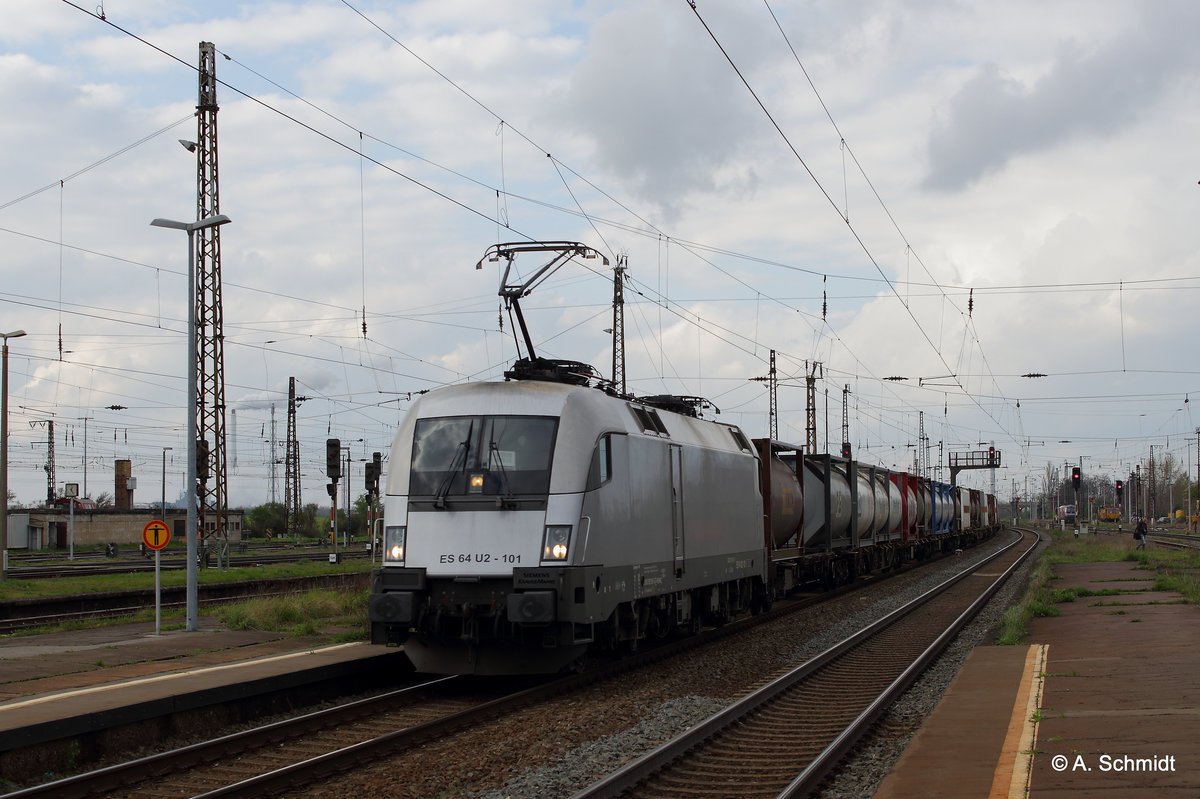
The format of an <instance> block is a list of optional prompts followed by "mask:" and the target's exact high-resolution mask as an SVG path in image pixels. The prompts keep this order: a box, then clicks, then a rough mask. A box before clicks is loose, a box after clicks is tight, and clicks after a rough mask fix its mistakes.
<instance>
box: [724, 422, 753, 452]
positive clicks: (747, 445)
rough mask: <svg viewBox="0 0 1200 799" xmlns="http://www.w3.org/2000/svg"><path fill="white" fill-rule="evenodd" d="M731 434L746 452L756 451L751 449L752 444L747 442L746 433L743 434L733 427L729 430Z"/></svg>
mask: <svg viewBox="0 0 1200 799" xmlns="http://www.w3.org/2000/svg"><path fill="white" fill-rule="evenodd" d="M729 434H730V435H732V436H733V440H734V441H736V442H737V445H738V447H740V448H741V449H744V450H746V452H753V451H754V450H753V449H752V448H751V447H750V442H749V441H747V440H746V435H745V433H743V432H742V431H741V430H739V429H738V428H736V427H731V428H729Z"/></svg>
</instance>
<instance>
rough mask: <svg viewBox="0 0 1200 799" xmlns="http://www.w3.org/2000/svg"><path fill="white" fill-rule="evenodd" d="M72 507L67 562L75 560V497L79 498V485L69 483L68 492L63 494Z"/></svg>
mask: <svg viewBox="0 0 1200 799" xmlns="http://www.w3.org/2000/svg"><path fill="white" fill-rule="evenodd" d="M63 496H65V497H66V498H67V499H68V500H70V503H69V504H70V505H71V521H70V522H69V524H68V527H67V535H68V536H70V542H71V549H70V553H71V554H70V555H69V556H68V557H67V560H75V497H77V496H79V483H67V487H66V491H65V492H64V493H63Z"/></svg>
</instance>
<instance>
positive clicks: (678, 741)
mask: <svg viewBox="0 0 1200 799" xmlns="http://www.w3.org/2000/svg"><path fill="white" fill-rule="evenodd" d="M1031 532H1032V531H1031ZM1034 534H1035V535H1036V533H1034ZM1022 540H1023V539H1022V538H1018V539H1016V540H1015V541H1013V543H1012V544H1010V545H1008V546H1007V547H1005V548H1003V549H1001V550H999V551H997V552H996V553H995V554H993V555H991V556H990V557H988V558H987V559H985V560H983V561H981V562H980V563H978V564H975V565H973V566H971V567H970V568H969V569H966V570H964V571H963V572H961V573H959V574H958V575H956V576H954V577H952V578H950V579H948V580H946V581H944V582H943V583H941V584H940V585H938V586H936V587H934V588H932V589H930V590H929V591H927V592H925V593H924V594H922V595H921V596H919V597H917V598H916V599H914V600H912V601H910V602H908V603H907V604H905V605H903V606H902V607H900V608H897V609H896V610H894V611H892V612H891V613H889V614H887V615H886V616H884V617H883V618H881V619H879V620H878V621H876V622H874V623H872V624H871V625H869V626H867V627H865V628H863V629H862V630H859V631H858V632H856V633H854V634H853V635H851V636H849V637H847V638H845V639H843V640H842V641H840V642H839V643H837V644H834V645H833V646H831V647H830V648H828V649H827V650H825V651H824V652H822V653H820V654H819V655H816V656H815V657H813V658H811V659H809V660H807V661H805V662H804V663H803V664H801V665H800V666H798V667H796V668H795V669H793V670H792V671H790V672H788V673H786V674H784V675H782V676H780V677H778V678H776V679H775V680H773V681H772V682H770V683H768V684H767V685H764V686H763V687H761V688H759V689H758V690H756V691H754V692H752V693H751V694H749V695H747V696H746V697H744V698H743V699H741V700H739V701H738V702H736V703H735V704H733V705H730V706H729V707H727V708H725V709H724V710H722V711H720V712H718V713H716V714H714V715H713V716H711V717H709V718H708V719H706V720H705V721H702V722H700V723H699V724H697V725H694V726H693V727H691V728H690V729H688V730H687V731H686V732H684V733H683V734H682V735H680V736H678V737H676V738H674V739H672V740H670V741H667V742H665V743H664V744H662V745H661V746H659V747H657V748H656V749H654V750H651V751H650V752H648V753H646V754H645V755H643V756H642V757H640V758H638V759H636V760H634V761H632V762H630V763H628V764H626V765H625V766H624V767H622V768H621V769H619V770H618V771H615V772H613V773H612V774H610V775H609V776H608V777H606V778H604V779H602V780H599V781H597V782H595V783H593V784H592V785H590V786H588V787H587V788H585V789H584V790H582V791H579V792H578V793H576V794H575V795H574V796H573V797H572V799H615V797H619V796H622V795H624V794H626V793H627V792H632V791H634V789H635V788H636V786H637V785H638V784H639V783H641V782H642V781H644V780H645V779H647V778H648V777H649V776H651V775H652V774H654V773H656V772H658V771H660V770H662V769H663V768H664V767H665V766H667V765H668V764H670V763H672V762H674V761H675V760H677V759H679V758H680V757H682V756H683V755H685V754H686V753H687V752H689V751H690V750H692V749H694V748H695V747H697V746H699V745H700V744H702V743H704V742H705V741H707V740H708V739H710V738H712V737H713V736H715V735H717V734H719V733H720V732H721V731H723V730H725V729H726V728H728V727H730V726H731V725H733V724H735V723H737V722H738V721H739V720H740V719H742V718H744V717H745V716H747V715H748V714H750V713H752V712H754V711H755V710H757V709H758V708H760V707H762V706H764V705H766V704H767V703H769V702H770V701H772V700H773V699H775V698H776V697H779V696H781V695H782V694H784V693H785V692H787V691H789V690H791V689H792V688H794V687H795V686H796V685H798V684H799V683H801V682H803V681H804V680H805V679H806V678H808V677H809V676H810V675H813V674H815V673H816V672H818V671H820V670H821V669H823V668H825V667H826V666H827V665H829V664H830V663H832V662H833V661H834V660H837V659H838V658H840V657H841V656H842V655H844V654H845V653H846V652H849V651H850V650H852V649H854V648H855V647H857V646H858V645H859V644H861V643H862V642H864V641H866V640H867V639H869V638H871V637H873V636H874V635H875V634H876V633H878V632H879V631H881V630H883V629H885V628H887V627H889V626H891V625H892V624H893V623H894V622H895V621H897V620H899V619H901V618H903V617H905V616H907V615H909V614H911V613H912V612H913V611H915V610H916V609H917V608H919V607H921V606H922V605H924V604H926V603H927V602H928V601H929V600H930V599H933V598H934V597H936V596H937V595H939V594H941V593H943V592H944V591H946V590H947V589H949V588H950V587H951V586H953V585H955V584H957V583H959V582H960V581H962V580H964V579H966V578H967V577H968V576H970V575H971V574H972V573H974V572H976V571H978V570H979V569H980V568H981V567H983V566H985V565H987V564H988V563H990V562H992V561H993V560H995V559H996V558H998V557H1000V556H1002V555H1004V554H1005V553H1007V552H1009V551H1010V550H1011V549H1013V548H1014V547H1016V546H1018V545H1019V544H1020V543H1021V541H1022ZM1039 540H1040V539H1039ZM1036 547H1037V541H1035V543H1034V545H1033V546H1032V547H1030V549H1029V550H1028V551H1027V552H1026V553H1024V554H1023V555H1022V556H1021V558H1020V559H1019V560H1018V563H1020V562H1022V561H1023V560H1024V559H1025V558H1027V557H1028V556H1029V554H1030V553H1031V552H1033V551H1034V549H1036ZM1012 568H1015V566H1014V567H1011V568H1010V569H1008V570H1006V571H1005V576H1003V577H1001V578H998V579H997V580H996V581H995V582H994V583H993V584H992V586H990V587H989V589H988V598H990V596H991V595H992V594H994V593H995V590H998V587H999V584H1001V583H1002V582H1003V580H1004V579H1006V577H1007V575H1008V574H1010V573H1011V571H1012ZM978 607H982V602H981V601H980V600H976V602H975V603H974V604H973V605H972V608H974V609H975V611H976V612H977V609H978ZM968 620H969V617H968V615H967V613H965V612H964V613H962V614H960V615H959V617H958V620H957V621H956V624H965V623H966V621H968ZM953 626H954V625H952V627H953ZM955 634H957V630H954V631H953V632H951V631H949V630H947V631H946V632H943V633H942V634H941V635H940V636H939V638H938V641H939V642H941V645H942V646H944V645H945V643H948V642H949V640H950V639H952V638H953V636H954V635H955ZM932 649H933V647H929V648H927V649H926V655H925V656H924V657H923V659H924V660H926V662H928V659H929V658H931V657H932V656H933V655H931V654H930V652H931V651H932ZM938 651H940V649H939V650H938ZM935 654H936V653H935ZM921 670H922V669H918V668H916V667H915V665H914V666H910V667H909V668H908V669H906V670H905V672H904V675H908V676H907V677H905V676H904V675H902V677H901V678H897V680H895V681H894V682H893V684H892V687H890V688H889V689H888V691H887V692H886V693H888V694H894V693H895V690H894V689H896V688H898V686H900V685H902V684H903V685H905V686H906V685H907V684H908V683H911V681H912V680H913V679H915V677H916V676H917V675H918V674H919V673H920V671H921ZM888 704H889V702H887V701H884V700H882V699H877V700H875V701H874V702H872V703H871V706H870V707H869V708H868V711H864V712H863V714H860V719H867V718H874V717H875V716H877V715H878V713H879V712H882V710H883V709H886V707H887V706H888ZM856 724H857V722H856ZM861 729H863V728H862V727H860V728H859V731H858V733H857V734H856V733H854V732H852V731H849V730H848V731H845V732H843V733H842V734H840V735H839V736H838V737H837V739H836V740H835V742H834V743H833V744H830V745H829V746H828V747H827V750H828V751H827V752H823V753H822V755H821V756H819V758H818V759H819V760H820V761H821V763H820V764H817V763H816V761H814V762H813V765H810V767H809V768H808V769H806V771H805V772H804V773H802V774H801V775H800V777H804V780H805V782H804V783H802V784H801V785H800V786H799V787H798V788H797V789H796V790H798V791H799V790H806V789H805V788H804V787H803V786H804V785H809V784H811V780H813V779H819V778H820V777H821V776H823V775H824V773H825V772H826V771H827V769H828V768H829V767H831V766H832V765H833V764H835V763H836V762H837V759H838V758H840V756H841V753H843V752H844V751H846V749H847V748H848V747H849V746H850V745H852V744H853V742H854V741H855V740H857V737H858V734H861ZM806 775H807V776H806ZM800 777H797V780H799V779H800ZM790 789H791V786H789V790H790ZM796 795H799V794H798V793H790V794H789V793H784V794H780V796H781V797H782V796H796Z"/></svg>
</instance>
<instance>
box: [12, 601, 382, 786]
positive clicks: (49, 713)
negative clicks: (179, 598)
mask: <svg viewBox="0 0 1200 799" xmlns="http://www.w3.org/2000/svg"><path fill="white" fill-rule="evenodd" d="M397 654H398V652H397V650H395V649H391V650H385V649H384V648H382V647H372V646H370V645H368V644H366V643H341V644H330V643H329V640H328V638H294V637H288V636H286V635H285V634H283V633H274V632H259V631H240V630H225V629H221V628H220V626H219V623H218V622H217V621H216V620H215V619H207V618H202V619H201V623H200V630H198V631H193V632H185V631H179V630H175V631H169V632H163V634H161V635H155V633H154V625H153V624H152V623H144V624H121V625H115V626H109V627H99V628H94V629H89V630H81V631H74V632H66V633H52V634H46V635H34V636H20V637H12V638H7V639H0V762H3V760H4V758H6V757H10V756H12V753H13V752H14V751H17V750H21V749H22V748H28V747H30V746H36V745H37V744H39V743H43V742H50V741H57V740H62V739H64V738H68V737H71V736H75V735H82V734H88V733H92V732H95V731H98V730H104V729H108V728H112V727H116V726H120V725H126V724H138V723H141V722H145V721H147V720H150V719H154V718H158V717H163V716H169V715H171V714H174V713H179V712H181V711H191V710H195V709H197V708H204V707H207V706H210V705H214V704H218V703H222V702H229V701H231V700H239V699H250V698H252V697H256V696H260V695H266V694H269V693H273V692H278V691H280V690H287V689H295V688H300V687H303V686H305V685H307V684H311V683H316V682H318V681H321V680H329V679H331V678H334V679H336V678H337V677H338V676H339V675H341V674H345V675H347V679H348V680H350V679H355V677H354V676H353V675H355V674H357V673H358V672H357V671H356V668H357V667H358V666H359V665H360V664H361V663H362V662H363V661H366V660H372V661H374V660H375V659H380V658H382V659H384V660H379V661H378V662H379V663H380V664H384V663H390V662H391V661H388V660H387V659H388V658H391V659H394V658H396V657H397ZM401 657H402V656H401ZM148 743H152V742H148Z"/></svg>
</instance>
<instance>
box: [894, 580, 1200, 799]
mask: <svg viewBox="0 0 1200 799" xmlns="http://www.w3.org/2000/svg"><path fill="white" fill-rule="evenodd" d="M1137 566H1138V564H1136V563H1134V562H1129V561H1125V562H1118V563H1077V564H1060V565H1057V566H1055V567H1054V574H1055V576H1056V578H1057V579H1056V580H1055V582H1054V584H1053V585H1054V587H1055V588H1059V589H1065V588H1070V587H1077V588H1081V589H1086V590H1087V591H1089V592H1092V593H1093V594H1094V593H1095V592H1101V591H1106V590H1107V591H1116V592H1119V593H1116V594H1107V593H1105V594H1101V595H1092V596H1080V597H1079V598H1077V599H1075V601H1073V602H1064V603H1060V604H1059V605H1058V606H1057V607H1058V609H1059V611H1060V613H1061V615H1060V616H1057V617H1054V618H1041V619H1035V620H1034V621H1033V623H1032V624H1031V625H1030V630H1029V636H1028V638H1029V641H1030V642H1032V644H1031V645H1030V646H1028V647H1026V646H1021V647H978V648H976V649H975V650H974V651H972V653H971V654H970V655H969V656H968V658H967V660H966V662H965V663H964V665H963V668H962V669H961V670H960V671H959V673H958V675H957V676H956V677H955V679H954V681H953V682H952V683H951V685H950V688H949V689H948V690H947V692H946V695H945V696H944V697H943V698H942V701H941V702H940V703H939V704H938V706H937V708H936V709H935V710H934V712H933V713H931V714H930V716H929V718H928V719H926V721H925V723H924V724H923V725H922V727H921V729H920V730H919V731H918V733H917V734H916V736H915V737H914V738H913V740H912V742H911V743H910V744H909V746H908V749H907V750H906V751H905V753H904V755H903V756H902V757H901V759H900V761H899V762H898V763H897V765H896V768H895V769H894V770H893V771H892V773H891V774H890V775H889V776H888V777H887V779H886V780H884V782H883V784H882V785H881V786H880V788H879V790H878V791H877V792H876V794H875V797H876V799H909V798H910V797H921V798H922V799H931V798H933V797H954V798H955V799H969V798H970V797H990V798H992V799H1001V798H1007V797H1013V798H1014V799H1015V798H1017V797H1026V796H1028V797H1030V799H1096V798H1098V799H1108V798H1109V797H1111V798H1112V799H1118V797H1120V799H1130V798H1132V799H1138V798H1139V797H1156V799H1164V798H1168V799H1174V797H1179V798H1180V799H1182V798H1183V797H1189V798H1191V797H1197V796H1200V608H1197V607H1196V606H1195V605H1192V604H1188V603H1187V601H1186V600H1185V599H1184V598H1183V597H1182V596H1181V595H1179V594H1177V593H1174V592H1164V591H1154V590H1152V588H1153V584H1154V573H1153V572H1150V571H1146V570H1144V569H1139V568H1137Z"/></svg>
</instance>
